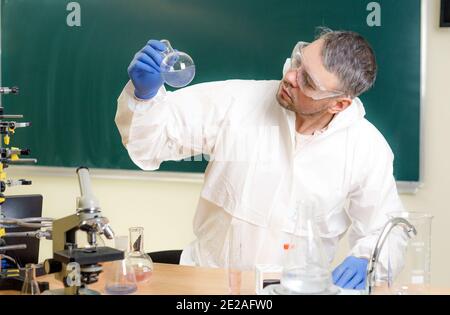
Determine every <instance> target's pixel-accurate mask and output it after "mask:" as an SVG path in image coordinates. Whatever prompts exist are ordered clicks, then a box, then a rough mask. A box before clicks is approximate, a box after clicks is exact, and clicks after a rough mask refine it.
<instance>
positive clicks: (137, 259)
mask: <svg viewBox="0 0 450 315" xmlns="http://www.w3.org/2000/svg"><path fill="white" fill-rule="evenodd" d="M127 262H128V264H129V265H130V266H131V267H132V268H133V269H134V273H135V275H136V281H137V282H139V283H144V282H147V281H149V280H150V278H151V276H152V274H153V261H152V259H151V258H150V256H148V255H147V254H146V253H145V252H144V228H143V227H131V228H130V253H129V254H128V257H127Z"/></svg>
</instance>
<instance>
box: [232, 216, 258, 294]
mask: <svg viewBox="0 0 450 315" xmlns="http://www.w3.org/2000/svg"><path fill="white" fill-rule="evenodd" d="M249 244H251V238H250V236H249V229H248V228H247V223H246V222H242V221H240V220H239V219H233V220H232V222H231V223H230V226H229V228H228V233H227V242H226V244H225V245H226V246H227V257H226V261H225V268H226V276H227V281H228V293H229V294H231V295H240V294H242V289H243V288H244V287H243V284H244V283H247V280H248V278H247V275H248V274H249V273H248V272H249V271H250V270H253V269H254V265H255V264H254V259H253V257H252V255H251V252H250V251H249V250H248V248H247V247H246V246H248V245H249Z"/></svg>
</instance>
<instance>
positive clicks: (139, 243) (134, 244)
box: [130, 227, 144, 253]
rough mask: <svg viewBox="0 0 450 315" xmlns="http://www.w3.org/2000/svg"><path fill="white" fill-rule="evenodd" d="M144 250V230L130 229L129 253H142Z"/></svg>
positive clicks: (139, 228)
mask: <svg viewBox="0 0 450 315" xmlns="http://www.w3.org/2000/svg"><path fill="white" fill-rule="evenodd" d="M143 250H144V228H142V227H132V228H130V253H132V252H143Z"/></svg>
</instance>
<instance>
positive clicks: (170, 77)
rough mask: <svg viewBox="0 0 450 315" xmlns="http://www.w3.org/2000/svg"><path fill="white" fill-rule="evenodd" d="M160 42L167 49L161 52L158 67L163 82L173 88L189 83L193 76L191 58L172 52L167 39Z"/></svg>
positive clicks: (193, 70)
mask: <svg viewBox="0 0 450 315" xmlns="http://www.w3.org/2000/svg"><path fill="white" fill-rule="evenodd" d="M161 42H162V43H164V44H165V45H166V47H167V48H166V50H165V51H163V52H162V55H163V60H162V62H161V66H160V68H161V76H162V78H163V79H164V81H165V82H166V83H167V84H168V85H170V86H172V87H175V88H180V87H184V86H186V85H188V84H189V83H191V81H192V80H193V79H194V76H195V65H194V61H193V60H192V58H191V57H190V56H189V55H188V54H186V53H184V52H182V51H177V50H174V49H173V48H172V45H171V44H170V42H169V41H168V40H167V39H162V40H161Z"/></svg>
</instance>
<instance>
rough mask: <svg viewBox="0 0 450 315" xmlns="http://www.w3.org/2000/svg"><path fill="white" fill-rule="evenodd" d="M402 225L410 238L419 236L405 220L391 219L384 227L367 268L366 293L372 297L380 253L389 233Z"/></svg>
mask: <svg viewBox="0 0 450 315" xmlns="http://www.w3.org/2000/svg"><path fill="white" fill-rule="evenodd" d="M397 225H400V226H402V227H403V230H404V231H405V233H406V235H407V236H408V237H410V238H411V237H413V236H415V235H417V230H416V228H415V227H414V226H413V225H412V224H411V223H409V222H408V220H406V219H404V218H399V217H395V218H392V219H390V220H389V221H388V222H387V223H386V225H385V226H384V228H383V230H382V231H381V234H380V236H379V238H378V240H377V243H376V245H375V247H374V249H373V251H372V255H371V256H370V260H369V264H368V266H367V287H366V291H367V293H368V294H369V295H370V294H371V293H372V290H373V287H374V285H375V270H376V267H377V264H378V260H379V258H380V252H381V250H382V248H383V245H384V243H385V241H386V239H387V237H388V236H389V233H390V232H391V231H392V229H393V228H394V227H396V226H397Z"/></svg>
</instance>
